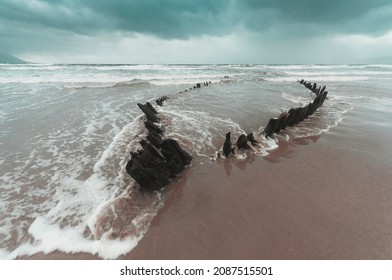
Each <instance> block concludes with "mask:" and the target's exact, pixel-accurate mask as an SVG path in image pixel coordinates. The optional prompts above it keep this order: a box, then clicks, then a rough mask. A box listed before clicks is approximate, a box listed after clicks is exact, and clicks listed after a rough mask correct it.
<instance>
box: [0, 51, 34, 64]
mask: <svg viewBox="0 0 392 280" xmlns="http://www.w3.org/2000/svg"><path fill="white" fill-rule="evenodd" d="M0 63H6V64H23V63H27V61H24V60H22V59H20V58H17V57H15V56H13V55H10V54H5V53H0Z"/></svg>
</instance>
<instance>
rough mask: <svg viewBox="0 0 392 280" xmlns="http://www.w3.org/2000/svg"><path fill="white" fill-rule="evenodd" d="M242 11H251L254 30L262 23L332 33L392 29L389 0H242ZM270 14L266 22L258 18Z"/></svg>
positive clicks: (391, 4)
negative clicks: (315, 27)
mask: <svg viewBox="0 0 392 280" xmlns="http://www.w3.org/2000/svg"><path fill="white" fill-rule="evenodd" d="M237 3H238V5H239V7H240V8H239V10H240V11H241V10H242V11H251V13H250V15H251V17H250V18H248V19H246V20H245V21H246V23H247V26H248V27H250V28H253V29H255V30H260V29H262V28H263V26H262V24H263V23H265V24H268V25H271V22H272V23H273V24H278V25H290V24H302V25H310V26H312V25H315V26H318V27H321V28H320V29H321V30H323V31H326V32H329V33H340V34H347V33H358V34H373V33H374V34H378V35H379V34H380V33H384V32H387V31H389V30H390V29H391V28H392V20H391V18H392V14H391V13H392V2H391V1H390V0H372V1H369V0H355V1H352V0H329V1H325V0H301V1H290V0H261V1H260V0H243V1H237ZM263 12H264V13H265V14H267V15H271V16H270V17H269V18H268V20H269V21H267V22H266V20H264V21H263V19H262V18H260V17H259V18H257V17H258V16H259V15H261V14H262V13H263Z"/></svg>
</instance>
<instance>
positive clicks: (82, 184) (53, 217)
mask: <svg viewBox="0 0 392 280" xmlns="http://www.w3.org/2000/svg"><path fill="white" fill-rule="evenodd" d="M301 79H304V80H306V81H308V82H312V83H317V85H318V86H323V85H326V90H327V91H328V98H327V99H326V101H325V102H324V105H323V106H322V107H320V108H319V109H318V111H317V112H316V113H314V114H313V115H312V116H310V117H309V118H308V119H306V120H304V121H303V122H301V123H300V124H298V125H296V126H293V127H289V128H286V129H285V130H284V131H281V132H280V133H278V134H276V135H273V136H272V137H271V138H265V137H264V136H263V134H262V132H263V130H264V128H265V126H266V125H267V123H268V121H269V119H270V118H274V117H278V116H279V114H281V113H282V112H287V111H288V110H289V109H290V108H296V107H300V106H305V105H307V104H309V103H310V102H312V101H313V99H314V95H313V94H312V93H311V92H310V91H309V90H308V89H306V88H305V87H304V86H303V85H301V84H300V83H298V81H299V80H301ZM197 83H201V86H200V88H198V87H196V88H195V85H196V84H197ZM391 88H392V65H101V64H99V65H93V64H19V65H10V64H0V100H1V102H0V209H1V211H0V259H16V258H18V257H23V256H32V255H34V254H37V253H44V254H49V253H51V252H55V251H59V252H62V253H67V254H73V253H90V254H92V255H96V256H98V257H100V258H103V259H116V258H119V257H120V256H122V255H124V254H127V253H128V252H130V251H131V250H132V249H133V248H135V247H136V246H137V245H138V242H139V241H140V240H141V239H142V238H143V236H144V235H145V233H146V232H147V231H148V228H149V226H150V224H151V222H152V220H153V219H154V217H155V216H156V215H157V214H158V213H159V211H160V209H161V208H162V207H163V205H165V194H164V192H162V191H156V192H146V191H143V190H141V189H140V187H139V186H138V185H137V183H136V182H135V181H134V180H133V179H132V178H131V177H130V176H129V175H128V174H127V173H126V171H125V165H126V163H127V161H128V160H129V159H130V152H131V151H137V150H138V149H139V148H140V144H139V141H140V140H141V139H144V138H145V137H146V135H147V131H146V129H145V128H144V125H143V121H144V115H143V113H142V112H141V111H140V109H139V108H138V106H137V103H145V102H147V101H148V102H151V103H152V104H153V105H154V107H155V108H156V109H157V110H158V112H159V116H160V118H161V125H163V126H164V127H165V135H164V138H173V139H175V140H177V141H178V142H179V144H180V146H181V147H182V148H183V149H184V150H186V151H187V152H188V153H190V154H191V155H192V157H193V158H194V160H193V162H192V163H191V167H197V166H198V165H204V164H214V161H216V159H217V158H218V157H220V156H221V152H222V147H223V143H224V140H225V134H226V133H227V132H231V136H232V141H233V142H234V141H235V140H236V139H237V138H238V137H239V135H241V134H248V133H250V132H253V133H254V135H255V137H256V139H257V140H258V141H259V142H260V145H259V147H257V149H253V150H252V151H247V152H241V153H238V154H236V155H235V157H237V160H246V158H247V156H249V153H252V154H255V155H256V156H259V157H264V156H266V155H268V154H269V152H270V151H272V150H274V149H278V148H279V143H282V142H284V141H292V140H293V139H297V138H306V137H311V136H316V135H320V136H321V137H322V135H323V134H325V133H330V132H331V131H333V129H334V128H335V127H336V126H339V124H340V123H341V122H342V121H344V118H345V115H346V114H347V113H348V112H350V111H351V110H353V109H354V108H361V109H363V110H370V111H374V117H373V118H372V119H371V120H366V119H364V120H362V121H363V122H367V124H368V125H369V124H370V125H374V126H378V127H380V128H382V129H388V130H389V131H390V130H391V129H392V122H391V114H392V94H391ZM161 96H167V97H168V98H169V99H168V100H166V101H165V102H164V103H163V106H158V105H157V104H156V103H155V100H156V99H157V98H159V97H161ZM188 168H190V167H188ZM180 176H181V175H180ZM167 188H170V185H169V186H167Z"/></svg>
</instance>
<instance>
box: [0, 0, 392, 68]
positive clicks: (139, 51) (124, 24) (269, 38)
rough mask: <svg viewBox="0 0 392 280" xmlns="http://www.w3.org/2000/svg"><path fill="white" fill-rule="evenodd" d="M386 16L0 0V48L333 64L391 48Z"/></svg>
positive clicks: (253, 1) (380, 2) (312, 0)
mask: <svg viewBox="0 0 392 280" xmlns="http://www.w3.org/2000/svg"><path fill="white" fill-rule="evenodd" d="M391 18H392V2H391V0H354V1H353V0H329V1H328V0H296V1H293V0H0V52H5V53H11V54H15V55H22V58H23V57H26V58H27V59H28V58H29V57H31V58H35V57H38V58H39V59H41V58H42V60H43V61H67V62H70V61H71V62H77V61H80V60H81V59H83V57H86V56H89V57H90V56H91V58H89V59H90V60H89V61H95V58H96V60H97V61H102V60H103V59H104V58H105V57H109V55H111V56H110V57H114V56H115V55H117V56H118V57H119V58H121V57H132V59H131V58H130V61H131V62H134V61H135V59H136V58H137V59H138V60H137V61H139V62H140V61H149V62H150V63H151V62H152V63H155V62H156V61H161V58H162V57H163V56H165V58H166V60H165V61H166V62H173V61H179V60H176V59H178V57H182V58H183V59H182V60H181V61H180V62H181V63H182V62H184V63H186V62H187V61H193V62H195V61H196V62H198V61H199V60H198V59H199V57H202V58H203V57H208V58H209V60H208V61H209V62H212V63H215V62H214V61H215V60H214V59H216V57H220V60H219V62H221V63H226V62H228V61H231V60H233V59H236V61H238V62H240V61H242V60H244V59H245V58H246V59H247V61H250V62H255V61H256V60H257V59H259V60H257V61H259V62H265V61H266V59H269V60H268V61H270V62H271V63H272V62H273V61H279V62H284V63H287V57H298V61H303V59H304V58H305V59H307V60H306V61H313V60H314V59H319V58H320V57H321V56H322V57H325V60H323V61H326V62H328V61H332V60H331V59H330V58H331V57H336V59H335V60H334V61H333V62H336V61H339V59H340V58H345V57H346V56H347V54H348V55H350V54H352V56H361V55H362V56H363V55H367V52H372V53H374V52H377V53H378V52H380V51H383V54H384V55H389V53H390V51H389V49H390V48H389V46H390V37H391V36H392V35H391V34H392V20H391ZM357 35H359V36H357ZM383 36H384V37H383ZM365 37H366V38H369V37H372V40H373V39H374V42H373V41H372V42H371V43H369V41H366V40H364V39H363V38H365ZM352 39H355V40H356V41H355V42H354V41H352ZM203 44H204V45H203ZM333 44H335V45H333ZM365 44H367V45H366V46H365ZM201 45H203V46H204V48H201V47H200V46H201ZM342 45H343V46H344V47H345V48H346V52H345V53H343V51H341V49H342V48H341V47H342ZM311 46H312V48H311ZM164 50H165V51H166V53H165V52H164ZM172 50H176V51H175V52H173V51H172ZM353 50H354V51H353ZM365 50H366V51H365ZM167 53H171V57H170V56H168V55H167ZM163 54H164V55H163ZM267 54H268V55H267ZM198 55H199V56H198ZM166 56H167V57H166ZM45 57H46V58H48V57H50V58H51V59H45ZM65 57H67V58H65ZM78 57H79V58H78ZM80 57H82V58H80ZM200 62H201V61H200ZM295 63H298V62H297V61H296V62H295Z"/></svg>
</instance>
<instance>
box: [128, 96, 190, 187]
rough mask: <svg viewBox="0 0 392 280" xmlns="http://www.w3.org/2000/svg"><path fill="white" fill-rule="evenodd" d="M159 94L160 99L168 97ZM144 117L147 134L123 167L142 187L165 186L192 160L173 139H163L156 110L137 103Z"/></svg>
mask: <svg viewBox="0 0 392 280" xmlns="http://www.w3.org/2000/svg"><path fill="white" fill-rule="evenodd" d="M167 99H168V98H167V97H165V96H164V97H161V98H160V99H157V100H159V102H163V101H164V100H167ZM137 105H138V107H139V108H140V109H141V110H142V111H143V113H144V114H145V117H146V121H145V122H144V125H145V128H146V129H147V130H148V132H149V134H148V136H147V137H146V140H144V139H143V140H141V141H140V145H141V149H139V150H138V151H137V152H136V153H135V152H131V159H130V160H129V161H128V162H127V165H126V167H125V169H126V171H127V173H128V174H129V175H130V176H131V177H132V178H133V179H134V180H135V181H136V182H137V183H138V184H139V185H140V186H141V187H142V188H143V189H145V190H149V191H156V190H160V189H162V188H164V187H165V186H167V185H168V184H169V183H170V181H171V180H173V179H175V178H176V177H177V176H178V175H179V174H180V173H181V172H182V171H183V170H184V169H185V168H186V166H187V165H189V164H190V163H191V161H192V157H191V156H190V155H189V154H188V153H187V152H186V151H185V150H183V149H182V148H181V146H180V145H179V144H178V143H177V141H175V140H174V139H170V138H169V139H165V140H163V139H162V135H163V134H164V131H165V130H164V128H162V127H161V126H159V125H158V123H159V121H160V119H159V117H158V116H157V115H158V112H157V110H156V109H155V108H154V107H153V106H152V105H151V104H150V103H149V102H147V103H146V104H141V103H138V104H137Z"/></svg>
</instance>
